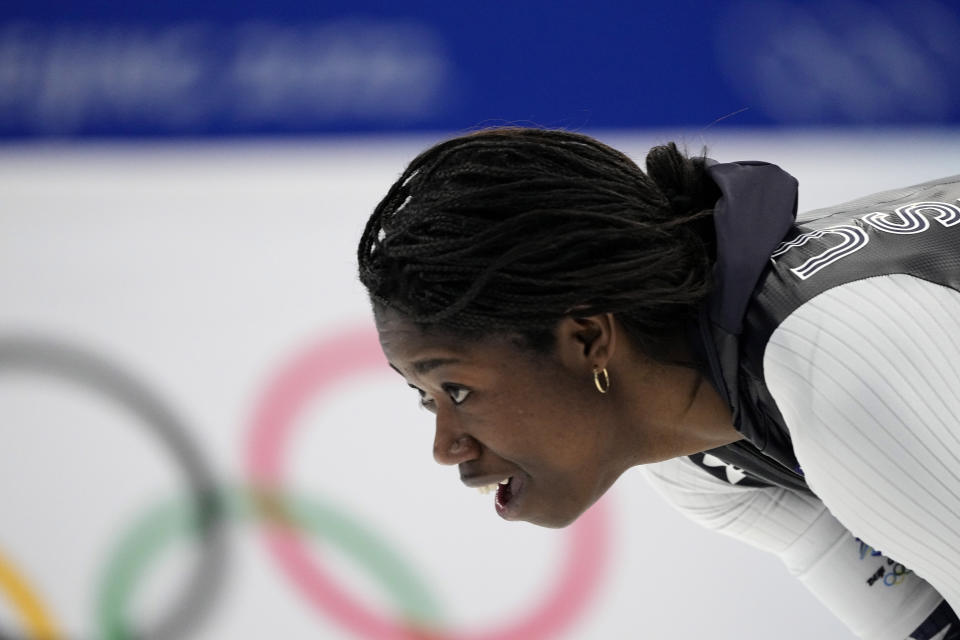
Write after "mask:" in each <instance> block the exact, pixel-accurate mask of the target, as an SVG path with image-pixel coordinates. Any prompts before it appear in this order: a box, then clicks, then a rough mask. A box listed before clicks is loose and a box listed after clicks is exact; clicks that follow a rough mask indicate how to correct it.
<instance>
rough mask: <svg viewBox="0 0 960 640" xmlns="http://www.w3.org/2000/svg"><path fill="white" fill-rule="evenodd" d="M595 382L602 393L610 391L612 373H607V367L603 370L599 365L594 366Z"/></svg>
mask: <svg viewBox="0 0 960 640" xmlns="http://www.w3.org/2000/svg"><path fill="white" fill-rule="evenodd" d="M593 384H594V386H595V387H596V388H597V391H599V392H600V393H606V392H607V391H610V374H609V373H607V368H606V367H604V368H603V369H602V370H601V369H598V368H597V367H594V368H593Z"/></svg>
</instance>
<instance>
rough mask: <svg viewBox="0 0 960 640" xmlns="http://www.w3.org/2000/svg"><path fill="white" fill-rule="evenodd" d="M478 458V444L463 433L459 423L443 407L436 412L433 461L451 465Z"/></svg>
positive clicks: (471, 437)
mask: <svg viewBox="0 0 960 640" xmlns="http://www.w3.org/2000/svg"><path fill="white" fill-rule="evenodd" d="M479 456H480V443H479V442H477V441H476V439H474V438H473V436H470V435H468V434H466V433H464V432H463V430H462V429H461V428H460V426H459V421H458V420H457V419H456V418H455V417H454V416H452V415H450V411H449V410H447V409H446V408H445V407H440V408H439V409H438V411H437V419H436V432H435V434H434V437H433V459H434V460H436V461H437V463H439V464H444V465H453V464H460V463H461V462H466V461H467V460H473V459H474V458H478V457H479Z"/></svg>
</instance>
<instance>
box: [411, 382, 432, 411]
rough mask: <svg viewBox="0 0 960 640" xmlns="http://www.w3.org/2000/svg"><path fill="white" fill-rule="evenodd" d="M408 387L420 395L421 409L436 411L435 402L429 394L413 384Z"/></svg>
mask: <svg viewBox="0 0 960 640" xmlns="http://www.w3.org/2000/svg"><path fill="white" fill-rule="evenodd" d="M407 386H408V387H410V388H411V389H413V390H414V391H416V392H417V393H418V394H420V408H421V409H426V410H427V411H434V409H435V407H434V402H433V398H431V397H430V396H428V395H427V392H426V391H424V390H423V389H421V388H419V387H415V386H413V385H412V384H408V385H407Z"/></svg>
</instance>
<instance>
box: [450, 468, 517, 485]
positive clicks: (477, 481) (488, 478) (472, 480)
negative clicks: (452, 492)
mask: <svg viewBox="0 0 960 640" xmlns="http://www.w3.org/2000/svg"><path fill="white" fill-rule="evenodd" d="M516 475H518V474H517V472H516V471H510V472H507V471H505V472H503V473H501V474H499V475H497V474H492V475H491V474H489V473H485V474H483V475H475V476H463V475H461V476H460V482H462V483H463V484H465V485H466V486H468V487H470V488H471V489H477V488H479V487H488V486H490V485H491V484H497V483H498V482H500V481H501V480H503V479H504V478H510V477H512V476H516Z"/></svg>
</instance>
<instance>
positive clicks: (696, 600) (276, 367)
mask: <svg viewBox="0 0 960 640" xmlns="http://www.w3.org/2000/svg"><path fill="white" fill-rule="evenodd" d="M598 135H599V136H600V137H601V138H602V139H604V140H605V141H607V142H610V143H611V144H614V145H615V146H618V147H620V148H622V149H624V150H625V151H627V152H628V153H630V154H631V155H632V156H633V157H634V158H636V159H638V160H642V158H643V154H644V152H645V150H646V149H647V148H648V147H649V146H650V145H652V144H656V143H659V142H663V141H665V140H668V139H672V138H673V137H674V136H675V135H677V134H676V132H660V131H658V132H640V133H629V134H628V133H622V132H600V133H599V134H598ZM438 138H439V136H437V137H423V138H417V139H411V138H402V139H386V140H381V139H370V138H355V139H348V138H344V139H335V140H327V141H317V142H315V143H310V142H302V141H299V142H296V143H278V142H244V143H236V142H229V143H228V142H225V143H216V144H206V143H204V144H193V143H183V144H170V143H163V144H157V145H148V144H138V145H132V144H123V145H106V144H91V145H83V146H57V145H43V146H22V147H16V146H13V147H6V148H3V149H0V434H2V438H0V474H2V478H3V482H0V508H2V510H0V514H2V515H0V523H2V525H0V625H2V626H0V629H2V632H4V633H7V634H10V633H17V634H20V635H21V637H23V636H24V635H27V634H30V633H34V634H38V633H41V632H43V629H45V628H51V629H53V630H54V631H53V632H52V635H50V637H65V636H69V637H77V636H81V635H82V637H84V638H90V637H110V636H109V634H108V633H106V632H104V631H103V629H104V627H103V624H102V620H103V619H104V615H105V614H104V610H105V608H109V603H108V601H109V600H110V598H109V597H106V596H104V595H103V594H104V590H105V587H104V585H105V580H106V578H105V572H106V571H107V567H108V566H109V565H110V563H111V562H116V561H117V558H118V555H117V554H118V551H117V549H118V546H117V545H118V544H119V541H120V539H121V538H122V537H123V536H125V535H127V534H128V533H129V532H130V530H131V527H133V526H134V524H135V523H136V522H138V521H139V519H140V518H142V517H143V516H144V514H145V513H147V512H148V511H150V510H151V509H152V508H154V507H156V506H157V505H159V504H161V503H163V502H164V501H166V500H171V499H177V498H182V497H183V496H184V495H185V491H186V489H187V487H186V483H185V480H184V477H183V476H182V472H181V471H180V469H179V467H178V465H177V462H176V460H175V459H174V458H173V457H172V456H171V455H170V453H169V451H168V450H167V448H166V447H165V446H164V444H163V443H162V442H161V441H160V440H159V439H158V437H157V435H156V434H155V433H153V432H152V431H151V430H150V429H149V428H145V427H147V425H146V423H145V422H144V421H143V420H142V419H141V418H139V417H137V416H134V415H132V414H131V413H130V412H129V411H128V410H126V409H124V408H123V407H122V406H120V405H119V404H117V403H116V402H113V401H111V400H109V399H107V398H106V397H105V396H103V394H102V393H99V392H98V391H96V390H92V389H88V388H85V387H83V386H81V385H78V384H76V381H71V380H68V379H59V378H56V377H52V376H49V375H46V374H43V373H37V372H34V371H29V370H27V369H25V368H23V367H22V366H19V365H17V364H16V363H14V362H13V361H11V360H9V357H8V356H7V355H4V354H6V353H7V352H5V351H3V348H2V346H3V345H9V344H21V345H22V344H23V343H24V342H23V341H24V337H25V336H26V337H28V338H30V339H31V340H34V341H39V342H42V343H47V342H49V341H56V342H58V343H67V344H70V345H75V346H76V347H79V348H82V349H83V350H85V351H86V352H89V353H92V354H95V355H96V356H97V357H99V358H102V359H105V360H108V361H110V362H112V363H114V364H115V365H116V366H118V367H120V368H122V369H123V370H124V371H125V372H126V375H128V376H131V377H132V378H134V379H136V380H137V381H139V382H140V383H142V384H144V385H145V386H146V387H147V388H148V389H149V390H150V392H151V393H152V394H155V395H156V396H158V398H160V399H161V400H162V401H163V403H165V405H166V406H167V407H168V408H169V410H170V411H172V412H174V413H175V414H176V415H177V416H178V417H179V418H180V419H181V420H182V421H183V423H184V425H185V429H186V430H187V431H188V435H189V437H190V439H191V441H192V442H193V443H194V445H195V447H196V449H197V450H198V451H199V452H200V454H201V455H202V458H203V460H204V464H205V465H206V466H207V468H209V470H210V471H211V472H212V473H213V474H214V476H215V478H216V481H217V483H218V484H220V485H222V486H224V487H234V488H237V490H238V491H240V489H239V487H242V486H243V485H244V484H245V483H246V482H248V481H249V480H250V478H251V468H252V466H253V465H254V464H255V463H254V462H251V460H253V459H255V458H256V457H257V456H258V455H259V456H261V462H262V461H263V456H264V455H265V454H264V453H263V446H265V445H263V443H262V442H260V443H259V444H257V443H256V442H255V441H254V440H253V438H254V435H253V434H254V432H255V431H257V430H258V429H260V428H262V427H263V426H264V422H263V421H261V420H260V419H259V418H258V415H260V414H258V411H259V410H260V409H261V408H262V407H263V406H264V403H265V402H270V401H272V400H277V399H278V397H279V398H280V399H281V400H282V394H283V393H299V397H301V398H302V399H303V401H304V404H303V406H302V410H301V411H299V412H298V413H295V414H294V415H291V416H290V419H289V421H288V426H289V432H288V433H287V436H286V440H285V441H284V442H285V443H284V444H283V447H282V450H281V451H280V453H279V454H278V457H277V458H276V460H277V462H278V465H279V466H278V469H279V471H278V473H279V475H280V476H282V479H283V486H284V487H285V493H284V496H286V495H296V496H299V499H300V500H301V501H304V502H309V503H310V504H313V505H314V507H313V508H314V509H315V511H312V512H311V513H313V516H312V517H314V519H315V520H314V522H315V523H316V522H319V523H320V524H318V525H316V526H317V527H319V529H321V531H320V532H319V533H317V534H308V533H303V534H302V539H303V540H304V541H305V545H306V546H307V547H308V555H309V561H310V563H311V564H310V565H309V566H310V567H311V568H306V569H304V568H303V567H302V566H301V569H300V571H301V572H300V573H297V571H298V570H297V569H296V568H295V569H293V570H288V569H284V568H282V566H281V565H282V563H281V562H278V559H277V555H283V552H282V551H281V552H277V551H276V549H277V547H276V546H275V547H270V546H269V545H268V544H267V543H266V541H265V533H264V532H265V531H267V530H269V525H266V524H264V520H265V518H260V519H258V518H248V519H246V520H241V519H231V520H230V522H229V524H228V528H227V531H228V543H229V546H228V549H227V551H228V565H227V573H226V580H224V581H223V582H222V583H221V584H220V585H219V588H218V589H216V592H215V593H214V594H213V597H212V599H211V601H210V602H209V603H203V606H202V611H201V612H200V613H201V615H200V616H199V617H198V623H197V624H196V625H195V626H194V627H193V628H192V631H191V632H190V634H189V636H188V637H191V638H211V639H212V638H238V639H244V638H267V637H272V638H291V639H298V638H366V637H390V636H391V632H390V628H391V627H390V625H391V624H393V622H392V621H402V620H403V619H404V614H403V613H402V611H404V610H410V609H411V607H412V608H413V609H416V610H417V611H419V612H420V615H421V616H422V617H425V618H428V619H429V620H430V622H431V623H433V624H434V625H436V627H435V628H436V629H439V631H437V632H436V633H435V634H434V635H433V636H429V635H427V634H420V635H419V637H422V638H426V637H432V638H436V639H438V640H439V638H444V639H451V640H452V639H453V638H473V639H475V640H478V639H480V638H484V639H494V638H496V639H497V640H526V639H528V638H536V637H541V638H569V639H574V638H700V637H710V638H712V639H714V640H726V639H730V640H733V639H737V640H744V639H751V638H758V639H759V638H769V637H772V636H775V637H777V638H780V639H782V640H801V639H803V640H806V639H808V638H836V639H839V640H842V639H844V638H849V637H850V635H849V633H848V632H847V631H846V630H845V629H844V628H842V627H841V626H840V625H839V623H837V622H836V621H835V620H833V619H832V617H831V616H830V614H829V613H828V612H827V611H826V609H825V608H824V607H823V606H822V605H821V604H819V603H818V602H817V601H816V600H814V599H813V598H812V597H811V596H809V595H808V594H807V593H806V592H805V591H804V589H803V588H802V587H801V586H800V585H799V584H797V583H795V582H794V581H793V580H792V579H791V578H790V577H789V576H788V575H787V574H786V571H785V570H784V569H783V568H782V567H781V566H780V564H779V562H778V561H777V560H776V559H775V558H772V557H767V556H765V555H764V554H762V553H760V552H757V551H754V550H752V549H750V548H748V547H746V546H744V545H742V544H740V543H737V542H735V541H732V540H728V539H725V538H722V537H720V536H717V535H715V534H711V533H709V532H706V531H702V530H700V529H699V528H698V527H697V526H696V525H694V524H692V523H688V522H687V521H686V520H684V519H683V518H682V517H681V516H680V515H678V514H677V513H675V512H674V511H672V510H671V508H670V507H669V506H668V505H666V504H664V503H663V502H662V501H661V500H660V499H659V497H658V496H657V495H655V494H654V493H653V492H652V490H651V489H649V488H648V487H647V486H646V484H645V481H644V478H643V474H642V471H640V470H633V471H632V472H630V473H628V474H627V475H626V476H624V477H623V478H622V479H621V480H620V481H619V482H618V483H617V485H616V486H615V487H614V489H613V490H612V491H611V492H610V494H609V495H608V496H607V497H606V498H605V499H604V501H602V502H601V503H600V505H598V507H597V508H596V509H595V510H594V511H593V512H591V513H590V515H589V518H587V519H586V520H584V521H583V522H581V523H578V524H577V525H575V526H574V527H571V528H570V529H567V530H563V531H551V530H543V529H538V528H535V527H532V526H529V525H526V524H515V523H514V524H510V523H506V522H503V521H501V520H500V519H499V518H497V516H496V515H495V513H494V510H493V505H492V496H480V495H478V494H477V493H476V492H474V491H472V490H468V489H465V488H464V487H463V486H462V485H460V483H459V482H458V478H457V472H456V469H455V468H441V467H439V466H437V465H435V464H434V463H433V461H432V458H431V454H430V449H431V440H432V424H431V419H430V418H431V417H430V415H429V414H425V413H422V412H420V411H419V410H418V409H417V408H416V405H417V402H416V394H415V393H414V392H412V391H411V390H409V389H407V388H406V386H405V385H404V384H403V383H402V382H401V381H400V379H399V378H398V377H397V376H396V375H395V374H394V373H392V372H391V371H389V369H387V368H386V366H385V365H383V363H382V362H378V361H375V360H373V361H370V359H369V358H366V359H365V358H364V356H363V355H362V354H368V353H369V352H370V351H371V348H372V346H373V343H372V342H371V335H372V334H371V333H370V331H371V327H372V324H371V321H370V318H369V313H368V308H367V303H366V300H365V296H364V293H363V291H362V289H361V287H360V285H359V284H358V282H357V280H356V276H355V258H354V254H355V247H356V242H357V239H358V238H359V234H360V230H361V228H362V225H363V223H364V221H365V219H366V216H367V215H368V213H369V212H370V211H371V210H372V208H373V206H374V205H375V203H376V202H377V201H378V199H379V198H380V196H381V195H382V194H383V193H385V191H386V189H387V187H388V186H389V184H390V183H391V182H392V181H393V180H394V179H395V177H396V176H397V175H398V174H399V172H400V171H401V170H402V168H403V166H404V164H405V162H407V161H408V160H409V159H410V158H411V157H412V156H413V155H414V154H415V153H416V152H417V151H419V150H420V149H422V148H423V147H425V146H426V145H428V144H430V143H431V142H433V141H434V140H436V139H438ZM681 139H682V140H685V141H686V143H687V145H688V146H689V148H690V149H691V150H693V151H696V150H698V149H699V148H700V146H701V145H703V144H707V145H709V147H710V152H711V155H712V156H713V157H715V158H717V159H719V160H737V159H762V160H769V161H774V162H777V163H779V164H781V166H783V167H784V168H786V169H787V170H788V171H790V172H792V173H793V174H794V175H796V176H797V177H798V178H799V179H800V183H801V202H800V208H801V211H802V210H806V209H811V208H815V207H820V206H825V205H828V204H834V203H836V202H839V201H842V200H846V199H852V198H855V197H857V196H860V195H864V194H866V193H869V192H871V191H877V190H880V189H885V188H892V187H895V186H902V185H906V184H910V183H914V182H919V181H922V180H925V179H928V178H932V177H936V176H941V175H948V174H955V173H960V152H958V151H957V149H958V148H960V132H958V131H942V130H922V131H901V132H892V133H884V134H865V133H857V134H851V133H844V132H831V131H823V132H796V133H789V134H777V135H759V134H754V133H750V132H739V133H737V132H734V133H729V132H726V133H723V134H722V135H721V134H712V135H709V136H705V135H701V134H692V135H686V136H681ZM337 348H340V349H341V353H335V351H336V349H337ZM312 349H313V351H311V350H312ZM316 349H320V351H316ZM323 349H328V350H327V351H323ZM331 350H332V351H331ZM311 354H312V355H311ZM4 358H7V359H8V362H6V363H5V362H4V361H3V360H4ZM304 358H308V359H310V358H312V360H311V361H312V362H313V364H314V365H316V367H317V368H316V369H315V370H314V373H315V374H316V376H318V377H317V378H316V379H315V380H314V381H313V382H311V383H310V384H308V385H307V386H305V387H302V388H300V389H299V391H298V390H297V389H296V388H295V385H296V382H295V381H291V380H290V379H289V378H284V377H283V376H284V375H287V374H289V373H290V372H291V371H292V368H293V367H296V366H300V365H303V366H307V365H305V364H304V361H303V359H304ZM298 363H299V364H298ZM285 372H286V373H285ZM278 380H279V381H284V382H283V384H281V386H280V387H278V386H277V384H280V383H278ZM287 382H289V383H290V384H291V385H294V387H290V386H289V385H287V386H284V385H286V383H287ZM281 387H282V388H281ZM291 389H293V391H291ZM277 394H280V395H279V396H278V395H277ZM271 399H272V400H271ZM268 417H269V416H268ZM274 426H277V425H274ZM278 428H279V427H278ZM318 514H319V515H318ZM266 520H269V519H268V518H266ZM337 527H340V528H339V529H337ZM148 528H149V530H151V531H153V532H155V534H156V536H157V537H159V536H160V535H161V533H163V532H164V531H165V529H164V528H163V526H162V523H161V522H160V521H157V523H155V524H154V525H152V526H151V527H148ZM338 530H339V531H340V532H341V533H342V534H343V535H342V537H340V538H338V537H337V531H338ZM345 541H346V542H345ZM351 541H352V542H351ZM274 542H276V541H274ZM351 545H352V546H351ZM271 548H273V549H274V551H270V549H271ZM202 553H203V550H202V548H201V547H200V546H198V544H197V543H196V540H195V538H192V537H190V536H184V537H182V538H177V539H173V538H171V541H170V543H169V544H168V545H166V546H164V547H162V549H161V550H160V551H157V552H156V553H155V554H154V555H152V556H150V557H149V558H147V554H146V552H145V555H144V557H145V558H147V559H146V560H145V564H144V568H143V570H142V572H141V573H139V574H137V575H136V576H135V578H134V579H131V580H130V582H129V584H127V585H126V586H124V585H120V586H116V585H115V588H116V589H118V590H119V591H117V592H115V593H114V595H115V596H116V595H117V593H119V592H121V591H122V594H121V596H125V597H126V600H123V598H122V597H120V596H117V597H118V598H120V600H123V604H122V606H120V609H122V611H123V612H124V614H123V615H124V616H125V617H127V618H129V619H130V620H132V621H133V624H136V625H149V624H151V621H158V620H161V619H163V618H164V616H166V615H167V610H168V609H169V608H170V607H171V606H173V603H174V602H175V600H176V594H177V593H178V592H182V590H183V589H184V585H185V580H187V579H189V576H190V567H191V566H193V565H194V564H195V563H196V562H197V561H198V558H199V557H200V555H201V554H202ZM378 554H379V555H378ZM289 558H290V556H287V559H288V560H289ZM378 563H379V564H378ZM391 563H392V564H391ZM389 566H394V569H395V570H394V571H393V574H391V575H393V576H394V581H393V583H390V582H389V581H387V579H386V578H384V577H382V575H381V574H382V573H383V572H386V573H389V571H388V570H387V569H384V567H389ZM398 566H403V567H406V573H404V572H403V571H401V570H400V569H399V568H397V567H398ZM377 567H380V569H379V571H380V572H381V573H378V569H377ZM317 571H320V572H321V573H322V575H324V576H326V577H327V578H328V579H329V580H328V581H327V582H326V583H324V582H323V580H318V579H316V578H317V575H318V574H317V573H316V572H317ZM304 572H306V574H309V575H306V577H305V576H304ZM293 574H296V575H293ZM408 574H409V575H408ZM311 576H312V578H311ZM378 576H380V577H378ZM397 576H399V577H397ZM323 584H326V585H327V587H330V585H332V587H330V588H328V590H327V591H324V590H323ZM391 584H392V585H393V586H391ZM318 585H319V586H318ZM416 585H420V587H419V589H420V590H419V591H418V590H417V588H415V587H416ZM337 594H339V595H340V596H341V598H340V600H338V599H337V597H336V596H337ZM418 594H419V595H418ZM418 598H419V600H418ZM115 601H118V600H116V598H115ZM413 601H416V602H414V604H410V602H413ZM403 602H407V604H406V605H403V604H402V603H403ZM105 603H107V604H105ZM417 603H419V604H417ZM351 605H352V608H351ZM404 606H406V607H407V608H406V609H404V608H403V607H404ZM561 613H562V614H563V615H559V614H561ZM376 620H379V621H380V622H381V623H383V624H382V625H381V627H376V624H375V621H376ZM398 624H399V622H398ZM523 625H526V626H523ZM378 628H379V629H380V632H377V631H376V629H378ZM378 633H379V635H378ZM58 634H59V635H58ZM404 635H405V636H406V637H416V634H411V633H400V634H399V635H398V634H393V637H403V636H404Z"/></svg>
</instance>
